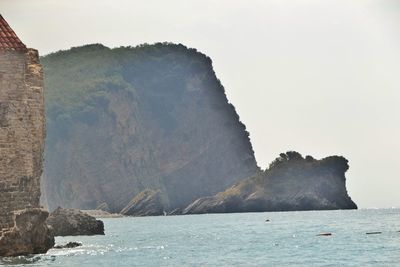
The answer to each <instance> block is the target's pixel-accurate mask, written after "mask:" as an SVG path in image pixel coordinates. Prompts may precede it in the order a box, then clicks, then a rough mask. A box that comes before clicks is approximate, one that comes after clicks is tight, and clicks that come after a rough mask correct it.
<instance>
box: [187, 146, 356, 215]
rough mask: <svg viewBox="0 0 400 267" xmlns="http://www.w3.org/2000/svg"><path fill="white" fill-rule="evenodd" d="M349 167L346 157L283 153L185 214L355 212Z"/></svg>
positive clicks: (202, 200)
mask: <svg viewBox="0 0 400 267" xmlns="http://www.w3.org/2000/svg"><path fill="white" fill-rule="evenodd" d="M348 168H349V166H348V164H347V160H346V159H345V158H343V157H338V156H333V157H327V158H324V159H321V160H316V159H313V158H312V157H306V158H305V159H304V158H303V157H302V156H301V154H299V153H297V152H288V153H286V154H285V153H282V154H281V155H280V157H279V158H277V159H276V160H275V161H274V162H272V163H271V165H270V168H269V169H267V170H266V171H264V172H260V173H259V174H257V175H255V176H253V177H250V178H247V179H245V180H243V181H241V182H238V183H236V184H234V185H233V186H231V187H230V188H228V189H227V190H225V191H223V192H221V193H218V194H216V195H215V196H212V197H205V198H200V199H197V200H196V201H194V202H193V203H192V204H190V205H189V206H188V207H186V208H185V209H184V210H183V214H198V213H225V212H258V211H291V210H332V209H356V208H357V205H356V204H355V203H354V202H353V201H352V200H351V198H350V197H349V195H348V194H347V190H346V178H345V175H344V174H345V172H346V171H347V169H348Z"/></svg>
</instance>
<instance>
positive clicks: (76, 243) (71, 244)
mask: <svg viewBox="0 0 400 267" xmlns="http://www.w3.org/2000/svg"><path fill="white" fill-rule="evenodd" d="M80 246H82V243H79V242H68V243H67V244H65V245H57V246H54V248H56V249H62V248H76V247H80Z"/></svg>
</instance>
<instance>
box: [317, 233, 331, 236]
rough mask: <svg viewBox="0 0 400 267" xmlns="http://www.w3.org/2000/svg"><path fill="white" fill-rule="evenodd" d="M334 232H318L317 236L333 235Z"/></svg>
mask: <svg viewBox="0 0 400 267" xmlns="http://www.w3.org/2000/svg"><path fill="white" fill-rule="evenodd" d="M331 235H332V233H322V234H318V235H317V236H331Z"/></svg>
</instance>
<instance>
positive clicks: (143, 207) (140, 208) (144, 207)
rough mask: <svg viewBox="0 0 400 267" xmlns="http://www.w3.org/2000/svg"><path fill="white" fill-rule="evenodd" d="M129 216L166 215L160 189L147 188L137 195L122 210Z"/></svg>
mask: <svg viewBox="0 0 400 267" xmlns="http://www.w3.org/2000/svg"><path fill="white" fill-rule="evenodd" d="M120 213H121V214H123V215H129V216H159V215H164V205H163V203H162V199H161V194H160V191H159V190H157V191H155V190H150V189H146V190H144V191H142V192H140V193H139V194H138V195H137V196H135V197H134V198H133V199H132V200H131V201H130V202H129V203H128V205H126V207H125V208H123V209H122V210H121V212H120Z"/></svg>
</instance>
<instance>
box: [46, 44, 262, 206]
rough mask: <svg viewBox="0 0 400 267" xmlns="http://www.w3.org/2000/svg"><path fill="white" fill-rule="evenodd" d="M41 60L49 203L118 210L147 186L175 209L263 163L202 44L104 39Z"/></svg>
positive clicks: (236, 179) (248, 173) (214, 191)
mask: <svg viewBox="0 0 400 267" xmlns="http://www.w3.org/2000/svg"><path fill="white" fill-rule="evenodd" d="M41 60H42V63H43V65H44V69H45V73H46V75H45V85H46V105H47V109H46V112H47V116H48V120H47V121H48V124H47V139H46V151H45V160H46V166H45V175H44V176H43V181H44V184H43V186H44V191H45V197H46V198H47V201H46V199H43V203H47V205H48V206H49V208H50V210H52V209H54V208H56V207H57V206H63V207H69V208H79V209H84V210H86V209H90V210H92V209H95V208H97V207H99V205H100V206H101V207H106V209H108V211H110V212H112V213H118V212H120V211H121V210H122V209H125V207H126V206H127V205H128V204H129V202H130V201H131V200H132V199H133V198H135V197H136V196H138V194H140V193H141V192H142V191H144V190H146V189H149V190H153V191H159V192H160V193H159V198H160V200H161V202H162V206H163V209H165V211H170V210H174V209H176V208H183V207H186V206H187V205H188V204H190V203H191V202H193V201H194V200H196V199H197V198H200V197H203V196H209V195H213V194H215V193H217V192H219V191H222V190H224V189H225V188H227V187H228V186H230V185H232V184H233V183H235V182H237V181H240V180H242V179H244V178H246V177H248V176H250V175H253V174H254V173H256V172H257V171H258V170H259V168H258V167H257V164H256V160H255V158H254V152H253V149H252V146H251V144H250V140H249V136H248V135H249V134H248V132H247V131H246V128H245V126H244V125H243V123H241V121H240V119H239V116H238V114H237V113H236V111H235V108H234V107H233V105H232V104H230V103H229V102H228V100H227V97H226V95H225V91H224V88H223V86H222V85H221V83H220V81H219V80H218V79H217V77H216V75H215V73H214V70H213V67H212V62H211V59H210V58H209V57H207V56H205V55H204V54H202V53H200V52H198V51H196V50H195V49H190V48H187V47H185V46H183V45H180V44H179V45H177V44H170V43H158V44H154V45H141V46H138V47H120V48H115V49H110V48H107V47H105V46H103V45H100V44H97V45H86V46H82V47H77V48H72V49H70V50H67V51H60V52H57V53H54V54H50V55H48V56H45V57H43V58H42V59H41ZM138 197H140V196H138ZM157 201H158V200H157ZM129 210H132V209H129ZM159 211H161V209H157V212H155V211H151V212H150V213H151V214H154V213H159ZM133 213H136V214H142V213H146V212H144V211H140V212H136V211H135V212H133Z"/></svg>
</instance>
